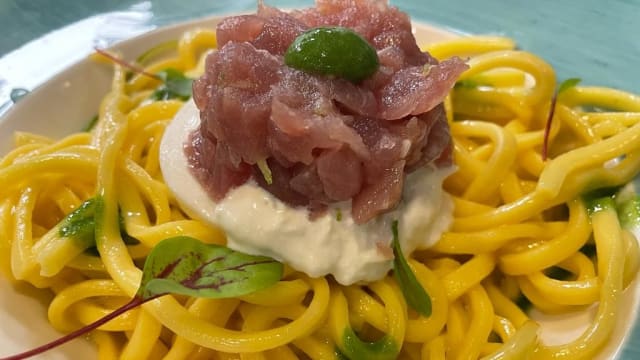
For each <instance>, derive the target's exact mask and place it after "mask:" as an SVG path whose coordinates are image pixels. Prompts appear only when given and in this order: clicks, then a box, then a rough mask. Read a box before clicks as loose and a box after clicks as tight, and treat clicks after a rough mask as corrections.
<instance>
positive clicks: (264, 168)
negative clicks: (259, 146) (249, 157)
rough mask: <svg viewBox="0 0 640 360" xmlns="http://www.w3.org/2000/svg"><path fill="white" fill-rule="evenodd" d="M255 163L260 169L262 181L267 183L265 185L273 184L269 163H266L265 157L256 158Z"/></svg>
mask: <svg viewBox="0 0 640 360" xmlns="http://www.w3.org/2000/svg"><path fill="white" fill-rule="evenodd" d="M256 165H258V169H260V172H261V173H262V177H263V178H264V181H265V182H266V183H267V185H271V184H273V175H272V174H271V169H269V164H267V160H266V159H262V160H258V162H257V163H256Z"/></svg>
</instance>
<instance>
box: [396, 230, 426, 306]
mask: <svg viewBox="0 0 640 360" xmlns="http://www.w3.org/2000/svg"><path fill="white" fill-rule="evenodd" d="M391 231H392V233H393V242H392V248H393V255H394V259H393V274H394V275H395V278H396V280H397V281H398V285H400V289H401V290H402V294H403V295H404V298H405V300H406V301H407V304H408V305H409V306H411V307H412V308H413V309H414V310H415V311H417V312H418V313H419V314H421V315H423V316H425V317H428V316H431V298H430V297H429V294H427V292H426V290H425V289H424V288H423V287H422V285H421V284H420V282H418V279H417V278H416V275H415V274H414V273H413V271H412V270H411V267H409V263H408V262H407V259H406V258H405V257H404V255H403V254H402V248H401V247H400V240H399V236H398V221H397V220H395V221H393V223H391Z"/></svg>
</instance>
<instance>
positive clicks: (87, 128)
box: [82, 114, 98, 132]
mask: <svg viewBox="0 0 640 360" xmlns="http://www.w3.org/2000/svg"><path fill="white" fill-rule="evenodd" d="M97 123H98V114H96V115H94V116H93V117H92V118H91V120H89V123H87V125H86V126H85V127H84V129H82V131H84V132H88V131H91V130H92V129H93V128H94V127H95V126H96V124H97Z"/></svg>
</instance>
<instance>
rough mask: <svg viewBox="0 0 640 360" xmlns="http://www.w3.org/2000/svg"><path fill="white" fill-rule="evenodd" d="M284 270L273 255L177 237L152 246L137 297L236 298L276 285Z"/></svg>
mask: <svg viewBox="0 0 640 360" xmlns="http://www.w3.org/2000/svg"><path fill="white" fill-rule="evenodd" d="M282 271H283V266H282V264H281V263H279V262H277V261H275V260H273V259H271V258H268V257H264V256H253V255H247V254H243V253H240V252H237V251H233V250H231V249H229V248H226V247H224V246H219V245H213V244H204V243H202V242H200V241H198V240H196V239H194V238H191V237H187V236H178V237H173V238H169V239H166V240H163V241H161V242H160V243H158V245H156V246H155V247H154V248H153V250H152V251H151V253H150V254H149V256H148V257H147V260H146V262H145V265H144V273H143V275H142V282H141V284H140V288H139V289H138V293H137V294H136V296H138V297H141V298H142V299H148V298H153V297H157V296H160V295H164V294H169V293H172V294H182V295H189V296H197V297H207V298H223V297H235V296H240V295H245V294H248V293H251V292H254V291H257V290H261V289H264V288H266V287H268V286H271V285H273V284H274V283H276V282H278V281H279V280H280V278H281V277H282Z"/></svg>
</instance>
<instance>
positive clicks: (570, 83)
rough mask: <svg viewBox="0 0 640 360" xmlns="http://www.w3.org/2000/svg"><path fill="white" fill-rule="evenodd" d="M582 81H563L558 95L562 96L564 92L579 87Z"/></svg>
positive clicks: (572, 79)
mask: <svg viewBox="0 0 640 360" xmlns="http://www.w3.org/2000/svg"><path fill="white" fill-rule="evenodd" d="M581 81H582V79H580V78H569V79H566V80H565V81H563V82H562V83H561V84H560V86H558V95H560V94H562V93H563V92H565V91H567V90H569V89H571V88H573V87H575V86H576V85H578V84H579V83H580V82H581Z"/></svg>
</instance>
